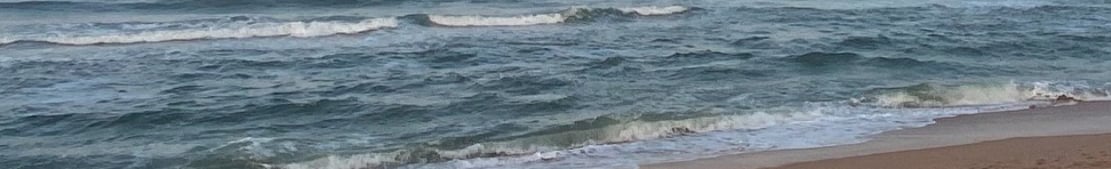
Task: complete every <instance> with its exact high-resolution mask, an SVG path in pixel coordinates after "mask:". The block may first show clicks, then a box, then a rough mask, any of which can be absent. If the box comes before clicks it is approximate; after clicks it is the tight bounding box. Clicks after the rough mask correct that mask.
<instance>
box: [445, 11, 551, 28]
mask: <svg viewBox="0 0 1111 169" xmlns="http://www.w3.org/2000/svg"><path fill="white" fill-rule="evenodd" d="M566 19H567V17H565V16H564V15H563V14H558V13H556V14H538V15H523V16H508V17H491V16H441V15H429V16H428V20H429V21H431V22H432V23H435V24H438V25H445V26H521V25H539V24H553V23H561V22H563V21H565V20H566Z"/></svg>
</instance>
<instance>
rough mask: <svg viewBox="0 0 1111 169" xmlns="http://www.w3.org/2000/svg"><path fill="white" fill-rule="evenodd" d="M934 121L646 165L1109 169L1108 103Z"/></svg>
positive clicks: (669, 168)
mask: <svg viewBox="0 0 1111 169" xmlns="http://www.w3.org/2000/svg"><path fill="white" fill-rule="evenodd" d="M937 121H938V122H937V123H935V124H933V125H930V126H926V127H922V128H914V129H906V130H896V131H891V132H886V133H883V134H880V135H877V136H873V137H872V140H871V141H868V142H865V143H861V144H853V145H844V146H833V147H824V148H814V149H800V150H783V151H769V152H758V153H747V154H739V155H729V156H722V157H715V158H709V159H701V160H693V161H680V162H671V163H661V164H650V165H645V166H642V167H641V168H645V169H758V168H769V167H782V168H776V169H950V168H952V169H1004V168H1006V169H1011V168H1014V169H1029V168H1075V169H1087V168H1098V169H1111V166H1108V165H1109V164H1111V159H1109V157H1108V155H1111V154H1109V153H1111V135H1103V134H1106V133H1111V102H1085V103H1081V104H1077V105H1072V106H1059V107H1046V108H1036V109H1029V110H1018V111H1005V112H995V113H980V114H973V115H965V116H958V117H952V118H943V119H938V120H937ZM1070 135H1073V136H1070ZM1029 137H1033V138H1029ZM1039 163H1040V165H1039ZM788 164H789V165H788Z"/></svg>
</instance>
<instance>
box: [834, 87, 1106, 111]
mask: <svg viewBox="0 0 1111 169" xmlns="http://www.w3.org/2000/svg"><path fill="white" fill-rule="evenodd" d="M869 93H870V96H866V97H864V98H860V99H854V100H853V102H854V103H856V104H867V105H875V106H881V107H911V108H915V107H947V106H975V105H993V104H1008V103H1019V102H1026V101H1051V100H1053V99H1054V98H1055V97H1056V96H1060V95H1065V96H1070V97H1075V98H1079V99H1082V100H1104V99H1107V98H1108V96H1109V95H1111V90H1108V88H1106V87H1093V86H1089V85H1087V84H1085V83H1081V82H1033V83H1026V84H1020V83H1015V82H1010V83H997V84H968V85H956V86H946V85H938V84H930V83H924V84H918V85H913V86H906V87H896V88H882V89H875V90H873V91H871V92H869Z"/></svg>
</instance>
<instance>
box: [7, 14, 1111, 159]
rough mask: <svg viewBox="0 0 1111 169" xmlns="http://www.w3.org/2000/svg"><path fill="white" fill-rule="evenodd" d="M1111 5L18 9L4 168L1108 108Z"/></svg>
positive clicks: (524, 150)
mask: <svg viewBox="0 0 1111 169" xmlns="http://www.w3.org/2000/svg"><path fill="white" fill-rule="evenodd" d="M1108 5H1111V4H1108V3H1107V2H1099V1H1005V2H999V1H947V0H937V1H905V2H904V1H868V2H862V1H851V2H839V1H790V2H780V1H744V2H736V1H698V2H690V1H635V2H634V1H577V2H564V1H535V2H517V1H421V0H414V1H298V0H280V1H250V0H246V1H203V0H172V1H171V0H167V1H163V0H138V1H91V0H82V1H11V0H0V166H11V167H12V168H36V169H37V168H198V169H210V168H211V169H217V168H284V169H300V168H414V169H415V168H507V169H517V168H635V167H636V165H637V164H643V163H654V162H662V161H674V160H685V159H692V158H701V157H712V156H718V155H725V154H735V153H745V152H757V151H767V150H776V149H789V148H803V147H817V146H830V145H839V144H848V143H856V142H861V141H865V140H864V139H863V138H865V137H866V136H868V135H872V134H875V133H879V132H883V131H888V130H895V129H899V128H906V127H918V126H924V125H927V124H929V123H931V121H932V120H933V119H935V118H939V117H948V116H954V115H958V114H968V113H978V112H985V111H998V110H1006V109H1014V108H1025V107H1027V106H1029V105H1031V104H1046V103H1047V100H1052V99H1053V97H1055V96H1058V95H1068V96H1073V97H1077V98H1080V99H1088V100H1093V99H1106V98H1108V95H1109V94H1111V91H1109V89H1111V83H1109V82H1111V69H1109V67H1111V61H1108V60H1111V59H1109V58H1111V49H1108V48H1107V46H1109V45H1111V37H1109V36H1108V35H1111V25H1109V24H1107V23H1111V18H1108V17H1107V16H1111V8H1108V7H1111V6H1108Z"/></svg>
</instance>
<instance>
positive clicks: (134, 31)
mask: <svg viewBox="0 0 1111 169" xmlns="http://www.w3.org/2000/svg"><path fill="white" fill-rule="evenodd" d="M234 18H240V17H233V19H230V20H237V19H234ZM88 25H90V24H84V25H78V26H73V27H75V28H67V29H69V30H66V31H58V32H57V33H53V32H52V33H50V34H46V35H30V36H24V37H18V38H5V39H0V44H10V43H17V42H46V43H55V44H67V45H91V44H113V43H142V42H164V41H178V40H201V39H233V38H253V37H276V36H290V37H316V36H328V35H337V34H353V33H360V32H367V31H373V30H379V29H384V28H393V27H397V26H398V21H397V19H396V18H371V19H364V20H358V21H265V20H264V21H258V20H250V21H233V22H216V21H201V22H186V23H122V24H94V25H109V26H101V27H97V28H101V29H100V30H96V31H100V32H90V31H89V30H78V29H82V28H83V27H89V26H88ZM104 27H106V28H104ZM90 29H96V28H90Z"/></svg>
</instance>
